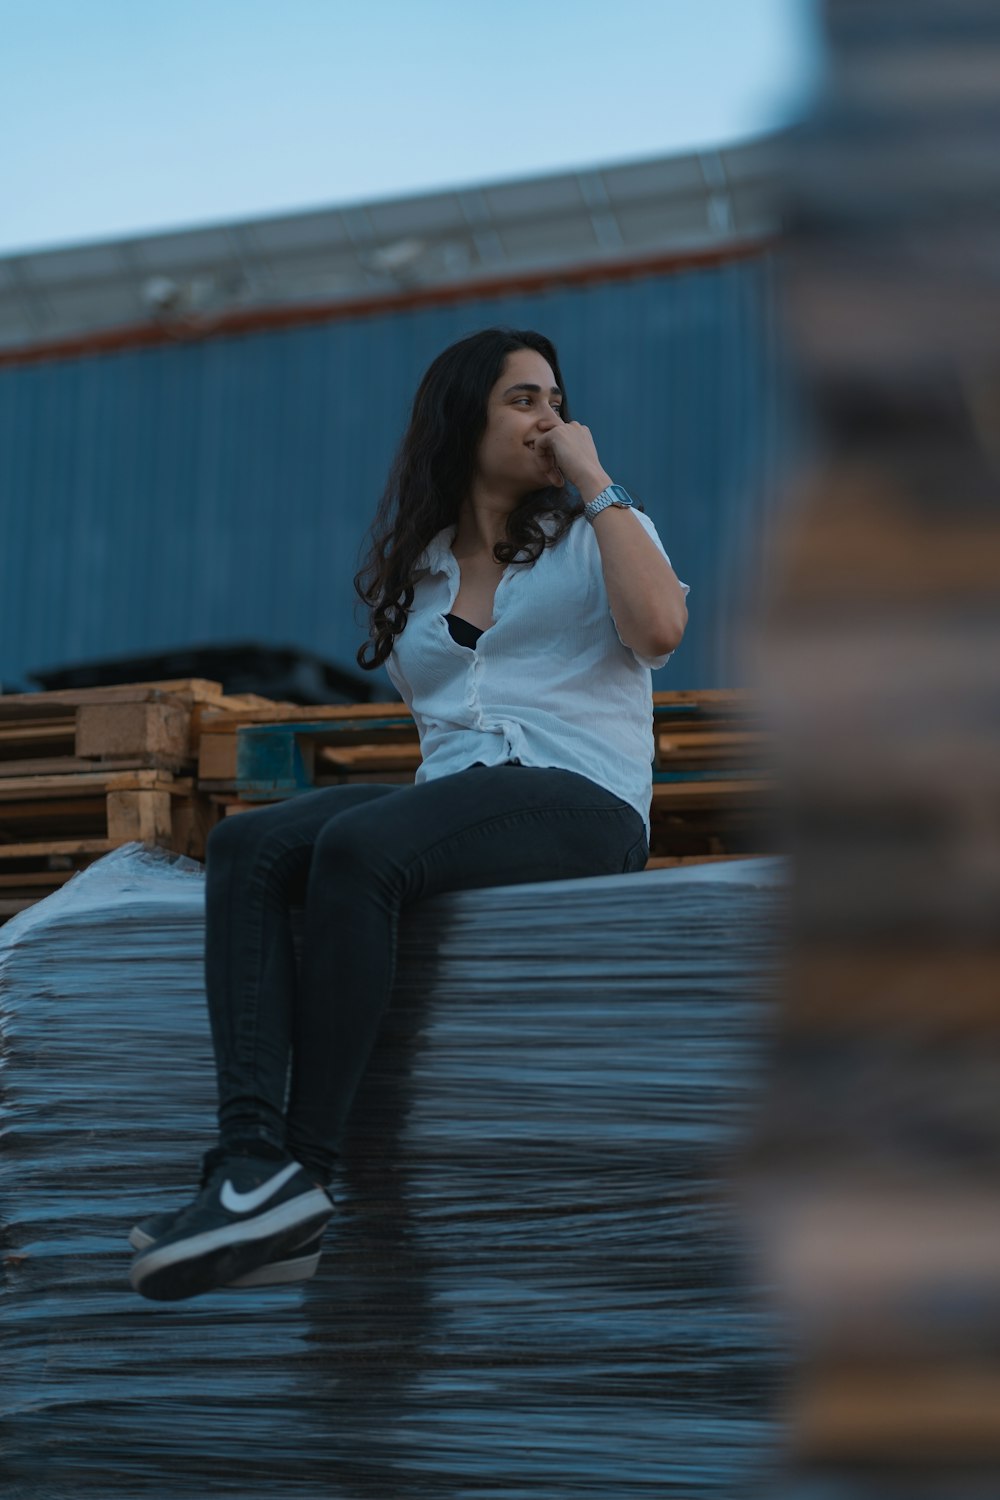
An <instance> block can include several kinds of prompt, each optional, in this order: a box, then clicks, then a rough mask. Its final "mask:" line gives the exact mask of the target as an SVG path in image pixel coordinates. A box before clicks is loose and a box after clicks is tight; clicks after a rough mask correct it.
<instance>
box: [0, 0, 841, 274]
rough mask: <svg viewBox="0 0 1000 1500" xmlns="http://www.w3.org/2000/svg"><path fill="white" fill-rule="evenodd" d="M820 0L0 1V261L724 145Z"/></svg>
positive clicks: (797, 43)
mask: <svg viewBox="0 0 1000 1500" xmlns="http://www.w3.org/2000/svg"><path fill="white" fill-rule="evenodd" d="M817 14H818V10H817V4H816V0H563V3H562V4H561V5H560V6H558V7H557V6H555V5H546V6H541V5H537V4H534V3H532V4H529V3H521V0H510V3H508V0H483V3H476V0H0V23H2V36H3V51H4V84H3V91H2V96H0V140H2V141H3V147H2V151H3V156H4V161H3V177H4V191H3V194H2V195H0V254H11V253H14V252H16V251H20V250H28V249H41V248H47V247H51V246H54V245H63V244H74V243H79V242H81V241H87V240H97V239H109V238H113V237H116V236H123V235H128V234H139V233H148V232H151V231H154V230H160V229H168V228H188V227H191V226H193V225H197V224H205V223H212V222H218V221H220V220H227V219H239V218H250V217H254V216H258V215H264V214H269V213H280V212H288V211H294V210H297V209H307V208H317V207H322V206H327V205H331V204H341V203H349V202H357V201H359V200H363V199H367V198H383V197H392V196H397V195H401V194H405V193H410V192H420V191H423V190H425V189H432V188H435V187H442V186H456V185H460V184H468V183H475V182H484V181H495V180H498V179H501V178H509V177H520V176H531V175H534V174H537V173H541V172H547V171H557V170H561V169H564V168H568V167H578V166H590V165H594V164H601V163H610V162H616V161H625V160H634V159H637V158H641V157H647V156H656V155H660V154H667V153H670V152H675V151H677V152H681V151H691V150H696V149H698V148H699V147H710V146H716V145H723V144H726V143H729V142H733V141H736V140H740V139H744V138H746V137H747V136H753V135H760V134H765V133H767V132H769V131H772V130H774V129H778V128H780V127H781V126H782V125H783V124H785V123H787V122H788V121H789V120H791V119H794V118H795V117H796V116H797V115H799V114H800V113H801V112H802V111H803V110H804V108H805V107H806V106H807V104H808V100H809V98H810V97H811V95H812V93H813V92H814V90H815V88H816V87H817V82H818V76H819V71H820V67H821V63H820V59H819V48H818V43H817V39H816V31H817Z"/></svg>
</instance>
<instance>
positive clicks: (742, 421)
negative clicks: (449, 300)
mask: <svg viewBox="0 0 1000 1500" xmlns="http://www.w3.org/2000/svg"><path fill="white" fill-rule="evenodd" d="M772 278H773V268H772V266H771V265H770V263H769V262H768V260H767V259H766V258H763V257H762V258H761V259H759V260H758V259H755V260H745V261H739V262H734V263H732V264H730V265H726V266H723V267H719V268H713V269H709V270H698V271H688V272H683V273H675V274H670V275H656V276H648V277H645V278H642V279H637V280H634V281H618V282H607V283H598V284H590V285H586V286H583V287H565V288H559V287H558V286H557V285H553V286H552V287H551V288H549V289H547V290H544V291H541V292H534V293H527V294H513V295H506V296H496V297H491V298H489V299H483V300H478V301H469V302H463V303H459V304H456V305H452V306H445V307H433V306H430V307H417V308H414V309H412V310H407V311H393V312H385V313H380V314H374V315H366V316H358V317H356V318H353V319H348V320H340V321H334V322H329V323H323V324H317V325H314V326H309V327H297V328H291V329H287V330H279V331H270V332H259V333H253V334H248V335H243V336H238V337H232V336H230V337H224V338H215V339H210V340H207V341H204V342H197V343H184V344H178V346H177V347H167V348H163V347H157V348H151V349H144V350H134V351H128V352H123V353H116V354H104V355H88V356H86V357H77V358H73V359H65V360H53V361H51V362H47V363H41V364H35V365H25V366H13V367H9V368H6V369H3V370H0V517H2V523H3V534H4V546H3V548H2V553H0V681H2V682H3V684H4V686H6V687H8V688H9V687H11V686H14V685H15V684H17V683H19V682H21V681H23V680H24V679H25V678H26V676H27V674H28V673H29V672H30V671H31V670H32V669H33V668H42V667H49V666H56V665H68V664H72V663H76V662H83V661H87V660H90V659H92V658H96V657H101V656H107V655H113V654H118V653H133V652H143V651H146V652H152V651H159V650H164V649H168V648H173V647H179V646H185V645H191V644H194V643H224V642H227V641H234V640H245V639H253V640H257V641H263V642H272V643H275V644H285V645H295V646H299V647H301V648H303V649H307V650H310V651H315V652H318V653H320V654H321V655H323V656H325V657H327V658H329V659H331V660H333V661H336V662H338V663H340V664H342V665H345V666H350V667H352V668H353V667H355V662H354V655H355V652H356V650H357V648H358V647H359V645H360V644H361V642H362V640H363V639H364V627H363V624H362V623H360V622H361V621H362V614H361V610H360V606H358V610H357V613H355V604H356V598H355V595H354V592H353V586H352V582H351V580H352V577H353V574H354V572H355V571H356V569H357V566H358V549H359V544H360V541H361V538H362V535H363V533H364V531H365V528H366V526H367V524H368V522H369V520H370V517H371V514H372V512H373V510H374V506H375V504H376V501H377V498H378V496H379V494H380V492H381V489H382V486H383V484H384V481H385V476H386V471H387V468H388V465H389V462H390V459H391V456H392V453H393V451H394V448H395V446H396V443H397V441H398V439H399V436H400V434H401V432H402V429H403V426H404V424H405V421H406V417H407V414H408V410H409V404H410V401H411V400H412V396H413V391H414V389H415V387H416V383H417V381H418V380H419V378H420V375H421V374H422V372H423V370H424V369H425V368H426V366H427V364H428V363H429V361H430V360H431V359H432V358H433V356H434V355H435V354H436V353H437V352H438V351H439V350H440V349H442V348H443V347H444V346H445V345H446V344H448V343H450V342H451V341H452V340H454V339H456V338H459V337H461V336H462V335H463V334H465V333H467V332H470V331H471V330H473V329H476V328H480V327H485V326H487V325H490V324H495V323H506V324H512V325H514V326H517V327H532V328H538V329H540V330H541V331H543V332H544V333H546V334H548V335H549V336H550V337H551V338H552V339H553V340H554V341H555V343H556V345H557V347H558V349H559V353H560V359H561V362H562V366H563V373H564V377H565V380H566V385H567V389H568V394H569V397H570V401H571V403H572V409H573V414H574V416H575V417H576V418H577V420H579V421H582V422H585V423H587V425H588V426H589V427H590V428H591V429H592V431H593V432H594V435H595V438H596V440H597V444H598V449H599V451H600V454H601V457H602V460H603V462H604V465H605V467H606V468H607V469H608V470H609V471H610V472H611V473H612V474H614V476H615V477H616V479H618V480H620V481H621V483H623V484H624V485H626V487H627V488H628V489H629V490H631V491H632V492H633V493H634V494H636V495H637V496H639V497H640V498H641V499H642V501H643V503H644V505H645V508H646V510H647V512H648V513H649V515H651V516H652V518H653V520H654V521H655V523H656V526H657V529H658V530H659V533H660V535H661V537H662V538H663V541H664V545H665V546H666V548H667V551H668V552H669V553H670V556H671V560H672V562H673V564H674V567H675V569H676V571H677V572H678V574H679V575H680V577H681V578H683V579H684V580H685V581H686V582H687V583H689V584H690V585H691V597H690V601H689V608H690V624H689V627H688V633H687V635H686V637H685V640H684V643H683V645H682V647H681V649H680V650H679V651H678V653H677V655H676V656H675V657H674V659H673V661H672V662H671V663H670V664H669V666H668V667H667V668H665V669H664V670H663V671H662V672H661V673H658V674H656V675H655V676H654V687H677V688H682V687H726V686H733V685H738V683H739V681H740V678H741V671H740V666H739V661H740V655H739V645H740V637H741V634H742V624H741V618H740V601H741V599H742V598H743V597H744V595H745V593H746V588H747V585H748V584H749V585H752V584H753V583H754V581H755V577H756V573H757V571H758V569H759V565H760V564H759V551H758V545H757V543H758V541H759V538H760V536H761V534H762V532H763V529H764V527H765V525H766V522H767V518H768V515H769V513H770V512H771V510H772V508H773V502H774V499H775V497H776V492H777V489H778V487H779V484H780V478H781V473H782V467H783V463H784V459H785V454H786V436H785V434H786V431H787V409H786V402H785V398H784V395H783V388H784V382H783V380H782V377H781V369H780V367H781V359H780V351H779V349H778V346H777V333H776V328H775V319H774V315H773V288H772ZM378 686H379V687H382V688H384V695H385V696H393V694H392V689H391V686H390V684H389V682H388V678H386V677H384V675H382V674H378Z"/></svg>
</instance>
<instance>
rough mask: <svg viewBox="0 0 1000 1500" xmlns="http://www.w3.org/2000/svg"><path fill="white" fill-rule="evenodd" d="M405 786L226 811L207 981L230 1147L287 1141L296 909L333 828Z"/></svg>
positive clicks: (213, 868) (214, 841)
mask: <svg viewBox="0 0 1000 1500" xmlns="http://www.w3.org/2000/svg"><path fill="white" fill-rule="evenodd" d="M399 790H405V788H403V789H401V788H399V787H396V786H391V785H384V784H376V783H363V784H360V785H356V786H340V787H328V788H323V789H322V790H320V791H316V792H307V793H305V794H304V795H302V796H300V797H294V798H291V799H289V800H288V801H287V802H281V803H276V804H275V805H273V806H271V807H262V808H255V809H254V810H253V811H252V812H244V813H239V814H238V815H235V816H232V817H229V818H226V819H225V820H224V821H223V822H222V823H220V824H218V826H217V827H216V828H214V829H213V830H212V833H211V835H210V836H209V840H208V850H207V856H206V869H205V985H206V991H207V995H208V1008H209V1017H210V1020H211V1027H212V1041H213V1045H214V1049H215V1059H216V1071H217V1076H218V1087H219V1129H220V1135H221V1139H222V1144H223V1146H226V1145H231V1144H232V1142H233V1141H236V1140H239V1141H244V1142H245V1141H250V1140H257V1141H265V1142H267V1143H269V1144H270V1145H271V1146H272V1147H275V1148H280V1147H283V1146H284V1144H285V1116H284V1111H285V1093H286V1086H287V1079H288V1057H289V1046H290V1041H291V1027H292V1012H293V1009H294V1004H295V995H296V988H297V978H296V971H295V956H294V952H293V948H292V932H291V924H290V920H289V908H290V906H291V905H293V904H295V903H296V902H298V903H299V904H301V902H302V901H303V900H304V898H305V890H306V880H307V876H308V872H309V862H310V859H311V857H312V852H313V845H314V844H315V841H316V838H317V835H318V834H319V832H320V830H321V829H322V828H323V826H324V825H325V824H326V823H328V822H329V821H330V820H331V819H334V818H337V817H339V816H341V815H342V814H343V813H344V812H346V811H347V810H349V809H353V808H359V807H362V806H364V805H370V804H371V803H372V802H373V801H375V800H377V799H380V798H385V797H388V796H390V795H391V794H392V793H394V792H397V791H399Z"/></svg>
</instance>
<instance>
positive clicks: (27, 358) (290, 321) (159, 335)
mask: <svg viewBox="0 0 1000 1500" xmlns="http://www.w3.org/2000/svg"><path fill="white" fill-rule="evenodd" d="M774 243H775V241H774V240H773V239H772V238H766V239H765V238H758V239H753V240H745V241H739V242H736V243H730V244H727V245H725V246H718V247H712V248H706V249H701V250H687V251H681V252H673V253H671V254H663V253H662V252H661V253H659V254H657V255H647V256H639V257H636V258H630V259H628V260H624V259H616V260H609V261H588V262H586V263H584V264H583V265H578V266H566V267H561V268H559V269H557V270H554V269H551V268H549V269H546V270H540V271H524V272H520V273H516V274H515V273H512V274H510V275H507V276H491V277H484V278H482V279H479V280H475V281H462V282H450V283H449V284H448V285H447V286H435V287H421V288H419V289H417V290H412V289H411V290H408V291H404V292H384V293H380V294H379V295H377V296H371V297H358V298H345V299H342V300H340V301H337V302H310V303H301V304H297V305H293V306H289V307H285V306H282V307H257V308H240V309H238V310H234V311H230V312H222V313H217V314H215V315H209V316H207V317H192V318H175V319H171V320H170V321H169V322H162V323H152V322H143V323H128V324H123V325H120V326H119V327H117V328H108V329H104V330H102V331H100V332H95V333H85V334H79V335H77V336H76V337H74V338H64V339H53V340H51V341H49V342H46V343H35V344H23V345H19V346H17V347H16V348H13V349H4V350H0V366H2V365H27V364H36V363H38V362H40V361H42V360H50V359H74V358H79V357H81V356H84V355H90V354H112V353H115V352H117V351H119V350H122V349H143V348H155V347H157V346H161V345H164V344H178V343H192V342H196V341H198V340H202V339H210V338H220V337H225V336H227V335H231V334H240V333H261V332H266V331H267V330H269V329H278V328H296V327H301V326H302V325H303V324H309V323H332V322H336V321H337V320H339V319H344V318H358V317H365V316H367V315H368V314H372V313H380V312H396V311H406V310H409V309H411V308H416V307H435V306H442V305H445V304H449V303H458V302H472V301H478V300H480V299H481V298H483V297H502V296H506V295H508V294H509V293H510V292H535V291H540V290H541V289H543V288H545V287H557V286H581V285H585V284H586V283H587V282H609V281H629V280H634V279H636V278H639V277H643V276H662V275H669V274H671V273H677V272H681V271H692V270H705V269H708V268H710V267H713V266H721V265H728V264H730V263H733V262H736V261H743V260H748V259H752V258H754V257H756V256H760V255H763V254H764V253H765V252H766V251H768V250H769V249H772V248H773V246H774Z"/></svg>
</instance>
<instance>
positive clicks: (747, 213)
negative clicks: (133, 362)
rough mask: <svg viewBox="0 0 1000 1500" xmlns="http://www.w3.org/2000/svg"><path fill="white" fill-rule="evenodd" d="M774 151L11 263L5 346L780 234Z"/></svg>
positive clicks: (558, 177)
mask: <svg viewBox="0 0 1000 1500" xmlns="http://www.w3.org/2000/svg"><path fill="white" fill-rule="evenodd" d="M773 154H774V147H773V141H770V140H766V139H765V140H760V141H755V142H751V143H745V144H741V145H738V146H735V147H733V148H731V149H729V150H722V151H715V150H713V151H705V152H697V153H694V154H691V155H685V156H669V157H660V158H655V159H652V160H644V161H635V162H626V163H620V164H617V165H612V166H602V167H593V168H589V169H587V170H582V171H574V172H563V173H557V174H550V175H546V176H539V177H533V178H522V179H517V180H515V181H506V182H494V183H484V184H482V185H481V186H475V187H463V188H457V189H454V190H451V191H441V192H431V193H422V194H418V195H415V196H411V197H406V198H393V199H383V200H374V201H371V202H364V203H356V204H349V205H347V206H342V207H338V208H328V209H319V210H315V211H311V212H307V213H296V214H282V215H277V216H275V217H269V218H258V219H246V220H240V221H238V222H233V223H226V224H215V225H210V226H207V227H203V228H196V229H185V230H177V231H173V232H170V233H166V234H150V235H139V236H135V237H132V238H127V239H114V240H107V241H103V242H98V243H90V244H81V245H72V246H68V247H66V248H63V249H56V250H44V251H37V252H32V253H28V254H22V255H11V256H6V257H3V258H0V349H2V350H7V351H9V352H13V351H14V350H15V349H17V348H19V347H20V348H25V347H28V348H30V347H31V346H33V345H38V344H48V343H52V342H56V341H59V340H61V339H72V338H76V337H81V336H86V335H88V334H96V333H100V332H102V331H105V330H109V329H114V328H120V327H129V326H135V325H142V324H144V323H145V324H148V323H150V322H154V323H155V322H160V321H166V320H170V319H172V318H178V317H180V318H185V317H190V316H192V315H194V316H210V317H215V316H219V315H224V314H226V313H233V312H236V311H239V310H244V311H246V310H249V309H254V308H281V307H290V306H296V305H297V306H300V307H302V306H305V305H308V304H319V305H326V306H329V305H330V304H333V303H337V302H351V301H357V300H362V299H370V298H372V297H379V296H382V295H389V294H393V293H399V292H400V291H414V292H416V291H419V290H420V289H421V288H432V287H440V286H454V285H456V284H460V283H462V282H465V281H470V282H471V281H482V280H484V279H489V278H496V279H503V278H504V277H507V276H516V275H519V274H522V273H525V272H545V271H547V270H552V271H556V270H559V269H561V268H565V267H570V266H573V267H578V266H585V265H587V264H588V263H595V264H596V263H598V262H614V261H618V260H630V259H642V258H648V257H650V256H653V255H655V254H657V253H663V254H670V253H678V254H683V253H684V252H687V251H698V250H705V249H711V248H713V247H717V248H720V249H722V248H724V247H725V246H726V245H727V244H735V243H738V242H745V241H751V240H753V239H756V238H763V237H767V236H768V235H770V234H771V233H773V232H774V230H775V228H776V223H775V209H774V195H773Z"/></svg>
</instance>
